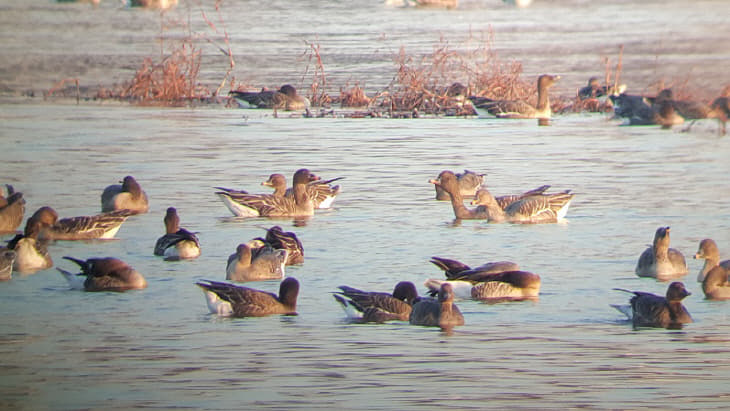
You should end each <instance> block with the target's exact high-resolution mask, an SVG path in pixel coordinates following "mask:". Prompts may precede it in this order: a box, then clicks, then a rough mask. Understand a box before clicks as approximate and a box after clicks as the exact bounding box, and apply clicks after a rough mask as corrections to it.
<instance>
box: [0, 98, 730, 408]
mask: <svg viewBox="0 0 730 411" xmlns="http://www.w3.org/2000/svg"><path fill="white" fill-rule="evenodd" d="M0 113H1V115H2V122H3V124H4V127H3V132H2V140H3V151H2V154H1V155H0V160H1V161H2V163H3V164H4V168H3V169H4V175H5V176H6V177H5V178H4V181H9V182H11V183H13V184H14V185H15V187H17V188H18V189H19V190H22V191H23V192H24V193H25V195H26V198H27V200H28V204H27V209H28V210H31V211H32V210H35V209H37V208H38V207H40V206H42V205H52V206H53V207H54V208H56V209H57V210H58V211H59V213H60V214H61V215H62V216H73V215H82V214H90V213H95V212H97V211H98V209H99V196H100V193H101V191H102V189H103V187H104V186H105V185H107V184H111V183H114V182H115V181H117V180H118V179H119V178H120V177H121V176H124V175H126V174H129V173H131V172H133V173H134V174H135V175H136V176H137V177H138V179H139V181H140V183H141V184H142V185H143V187H144V188H145V189H146V191H147V193H148V194H149V195H150V197H151V199H152V209H151V212H150V213H149V214H145V215H141V216H136V217H134V218H132V219H130V220H129V221H127V222H126V223H125V224H124V226H123V227H122V229H121V230H120V232H119V234H118V235H117V237H118V238H119V240H118V241H111V242H90V243H84V242H59V243H56V244H54V245H52V246H51V252H52V255H53V257H54V259H55V262H56V264H58V265H59V266H61V267H65V268H70V267H69V264H68V263H67V262H66V261H64V260H62V259H61V256H63V255H73V256H77V257H91V256H102V255H114V256H118V257H120V258H122V259H124V260H126V261H128V262H129V263H130V264H131V265H132V266H134V267H135V268H137V269H138V270H140V271H141V272H142V273H143V274H144V275H145V276H146V277H147V279H148V281H149V287H148V288H147V289H146V290H143V291H134V292H127V293H124V294H115V293H82V292H76V291H71V290H68V287H67V285H66V284H65V280H64V279H63V278H62V277H61V276H60V274H58V273H57V272H56V271H55V269H50V270H46V271H41V272H39V273H36V274H33V275H27V276H16V277H15V278H13V280H11V281H9V282H6V283H3V284H0V294H1V295H2V298H0V306H1V307H2V312H3V319H2V322H1V324H2V334H3V335H2V337H1V339H2V344H0V358H1V359H2V360H1V361H0V363H2V366H3V373H2V375H3V376H2V377H0V378H1V379H0V381H1V383H0V392H2V398H3V400H2V402H3V405H4V407H10V408H28V409H38V408H46V407H48V408H87V407H91V408H94V407H104V408H120V409H124V408H129V407H132V406H145V407H162V408H170V407H182V408H209V409H232V408H236V409H240V408H279V409H283V408H286V409H291V408H301V409H311V408H317V407H345V408H351V409H381V408H411V407H413V408H415V407H423V406H426V407H430V406H436V405H443V406H455V407H457V408H461V409H464V408H483V407H500V408H542V407H548V408H552V407H565V406H569V407H596V408H640V407H643V406H646V405H649V406H655V407H660V408H673V407H702V408H712V407H717V408H722V407H724V406H725V405H726V403H727V395H726V394H725V392H726V390H725V389H724V387H725V385H726V380H727V378H728V377H730V360H728V358H727V347H728V342H729V339H728V332H730V327H729V326H728V313H730V306H728V304H727V303H725V302H710V301H706V300H704V299H703V295H702V291H701V288H700V286H699V284H698V283H696V282H695V277H696V272H697V271H698V270H699V268H700V263H699V262H697V261H695V260H689V265H690V269H691V273H690V274H689V275H688V276H687V277H686V278H685V279H684V281H685V282H686V283H687V285H688V288H689V289H690V291H692V292H693V293H694V294H693V295H692V296H691V297H689V298H688V299H687V300H686V306H687V307H688V309H689V311H690V312H691V313H692V315H693V316H694V318H695V321H696V322H695V323H694V324H691V325H689V326H688V327H685V329H684V330H681V331H666V330H641V331H633V330H632V328H631V326H630V325H629V324H628V323H626V322H625V321H623V320H622V319H621V315H620V314H619V313H618V312H616V311H615V310H613V309H612V308H611V307H609V304H615V303H623V302H625V301H626V300H627V295H625V294H623V293H620V292H617V291H612V290H611V288H612V287H625V288H630V289H642V290H646V291H652V292H656V293H663V292H664V290H665V289H666V284H665V283H659V282H655V281H653V280H650V279H639V278H637V277H635V276H634V274H633V268H634V265H635V263H636V260H637V258H638V255H639V254H640V253H641V251H643V249H644V247H645V246H646V244H648V243H650V242H651V240H652V238H653V232H654V230H655V229H656V227H657V226H659V225H670V226H671V227H672V244H673V246H674V247H676V248H678V249H680V250H681V251H683V252H684V254H685V255H686V256H688V257H689V256H691V254H693V253H694V252H695V250H696V248H697V245H698V243H699V240H701V239H702V238H704V237H712V238H714V239H715V240H716V241H717V242H718V244H719V245H720V248H721V250H725V251H726V250H727V249H728V247H729V246H728V244H730V235H729V234H728V233H730V230H728V228H730V219H729V218H728V217H730V215H729V214H728V208H727V201H726V199H725V198H724V197H723V196H720V195H718V194H719V193H720V192H723V190H725V191H726V190H727V184H728V183H727V175H728V171H730V170H729V169H728V163H727V155H728V148H727V138H719V137H717V136H716V135H715V124H714V123H701V124H699V125H697V126H696V129H695V130H694V131H693V132H691V133H681V132H678V131H669V132H667V131H664V130H660V129H657V128H651V127H642V128H627V127H618V126H617V125H616V124H615V123H613V122H610V121H607V120H606V119H605V118H604V117H602V116H595V115H591V116H578V115H575V116H567V117H560V118H557V119H555V120H554V123H553V125H552V126H551V127H540V128H538V127H537V126H535V124H534V122H532V121H524V122H523V121H510V122H504V121H495V120H488V119H476V118H472V119H430V120H429V119H421V120H353V119H274V118H271V117H266V116H261V114H260V113H261V112H256V111H246V110H242V111H237V110H225V109H197V110H187V109H152V108H130V107H100V106H80V107H79V106H47V105H3V106H1V107H0ZM242 114H247V115H249V116H250V118H249V119H248V120H245V119H243V118H241V115H242ZM301 166H307V167H309V168H310V169H312V170H313V171H315V172H316V173H318V174H320V175H322V176H324V177H336V176H344V177H345V179H344V180H343V181H342V185H343V188H344V190H343V191H344V192H343V193H342V194H341V195H340V197H338V199H337V201H336V202H335V209H334V210H331V211H322V212H318V213H317V214H316V215H315V216H314V217H313V218H312V219H310V220H309V221H307V223H306V225H305V226H302V227H294V226H293V225H292V222H291V221H289V220H283V221H277V222H278V223H281V224H283V225H284V226H285V228H287V229H291V230H294V231H295V232H297V233H298V235H299V236H300V238H301V240H302V242H303V243H304V247H305V252H306V261H305V263H304V264H303V265H302V266H298V267H290V268H288V269H287V273H288V275H290V276H294V277H297V278H298V279H299V280H300V281H301V283H302V291H301V294H300V299H299V308H298V311H299V314H300V315H299V316H297V317H276V316H275V317H269V318H261V319H219V318H216V317H214V316H210V315H208V314H207V308H206V306H205V303H204V300H203V296H202V293H201V291H200V290H199V289H198V288H197V287H195V286H194V285H193V284H194V282H195V281H196V280H199V279H203V278H207V279H222V278H224V276H225V274H224V270H225V268H224V267H225V259H226V257H227V256H228V255H229V254H230V253H232V252H233V250H234V248H235V246H236V244H238V243H239V242H242V241H247V240H249V239H251V238H253V237H255V236H258V235H260V234H261V233H262V230H261V228H260V227H261V226H269V225H270V224H272V222H271V221H267V220H264V219H250V220H238V219H234V218H230V217H229V212H228V210H227V209H226V208H225V207H224V206H223V204H222V203H221V202H220V201H219V200H218V199H217V198H216V197H215V196H214V195H213V191H214V190H213V189H212V187H213V186H214V185H226V186H234V187H241V188H253V189H255V187H257V186H258V184H259V183H260V182H261V181H263V180H264V179H265V178H266V177H267V176H268V174H269V173H271V172H274V171H281V172H286V173H287V174H290V173H291V172H293V171H294V170H295V169H296V168H298V167H301ZM447 168H448V169H454V170H460V169H463V168H468V169H472V170H477V171H481V172H486V173H487V174H488V175H487V183H488V185H489V187H490V189H492V191H493V192H495V193H512V192H516V191H520V190H523V189H525V188H528V187H533V186H537V185H540V184H543V183H547V184H552V185H553V187H554V188H553V189H554V190H562V189H572V190H573V191H574V192H576V193H577V197H576V199H575V200H574V203H573V205H572V207H571V210H570V212H569V219H568V220H569V221H568V222H566V223H562V224H552V225H539V226H520V225H508V224H504V225H496V224H495V225H489V224H486V223H484V222H481V221H465V222H463V223H461V224H460V225H453V224H452V220H453V215H452V212H451V209H450V206H449V204H448V203H445V202H437V201H435V200H434V199H433V196H434V194H433V187H432V186H431V185H430V184H428V183H427V182H426V181H427V180H428V179H429V178H431V177H434V176H435V175H437V174H438V172H440V171H441V170H443V169H447ZM171 205H173V206H176V207H177V208H178V210H179V212H180V215H181V218H182V223H183V226H185V227H187V228H189V229H191V230H194V231H199V232H200V238H201V242H202V246H203V255H202V256H201V257H200V258H199V259H198V260H195V261H187V262H164V261H162V260H161V259H159V258H157V257H154V256H153V255H152V248H153V245H154V242H155V240H156V238H157V237H158V236H159V235H161V234H162V232H163V228H164V227H163V224H162V217H163V215H164V210H165V208H166V207H168V206H171ZM432 255H438V256H445V257H452V258H457V259H460V260H462V261H464V262H466V263H468V264H479V263H482V262H485V261H491V260H497V259H509V260H513V261H517V262H519V263H520V264H521V265H522V266H523V268H525V269H527V270H530V271H533V272H536V273H539V274H540V275H541V276H542V278H543V290H542V295H541V298H540V299H539V301H537V302H521V303H507V304H497V305H488V304H483V303H479V302H474V301H461V302H459V306H460V308H461V309H462V311H464V312H465V317H466V325H465V326H463V327H460V328H457V329H456V331H455V332H454V334H453V335H444V334H443V333H441V332H440V331H439V330H437V329H429V328H422V327H415V326H409V325H407V324H389V325H382V326H374V325H348V324H346V323H345V322H344V321H343V313H342V311H341V310H340V309H339V307H338V306H337V305H336V303H335V301H334V300H333V299H332V297H331V295H330V292H331V291H333V290H335V288H336V287H337V286H338V285H341V284H349V285H352V286H357V287H361V288H366V289H373V290H384V291H385V290H390V289H392V287H393V285H394V284H395V283H396V282H397V281H400V280H410V281H413V282H415V283H417V284H419V289H421V291H422V292H423V288H422V287H421V286H420V284H421V283H422V281H423V280H425V279H426V278H428V277H436V278H438V277H440V276H441V273H440V272H439V271H438V269H437V268H436V267H433V266H431V264H429V263H428V259H429V257H430V256H432ZM726 256H727V255H725V257H726ZM252 285H253V286H255V287H259V288H263V289H268V290H271V291H275V290H276V289H277V283H276V282H259V283H253V284H252Z"/></svg>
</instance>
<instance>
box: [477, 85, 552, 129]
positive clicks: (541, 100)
mask: <svg viewBox="0 0 730 411" xmlns="http://www.w3.org/2000/svg"><path fill="white" fill-rule="evenodd" d="M559 79H560V76H554V75H550V74H543V75H541V76H540V77H538V79H537V106H532V105H530V104H529V103H527V102H526V101H523V100H494V99H490V98H486V97H479V96H470V97H469V99H470V100H471V102H472V105H473V106H474V109H475V110H476V111H477V113H478V114H480V115H481V114H483V113H484V112H485V111H486V112H488V113H489V114H491V115H493V116H495V117H497V118H538V119H549V118H550V117H551V116H552V110H551V108H550V98H549V96H548V89H550V87H552V86H553V84H555V83H556V82H557V81H558V80H559Z"/></svg>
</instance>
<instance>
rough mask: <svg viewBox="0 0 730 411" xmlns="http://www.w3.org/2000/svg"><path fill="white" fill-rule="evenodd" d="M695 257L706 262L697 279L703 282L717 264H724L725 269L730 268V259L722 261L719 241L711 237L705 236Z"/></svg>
mask: <svg viewBox="0 0 730 411" xmlns="http://www.w3.org/2000/svg"><path fill="white" fill-rule="evenodd" d="M694 259H695V260H697V259H704V260H705V264H704V265H703V266H702V268H701V269H700V273H699V275H698V276H697V281H699V282H702V281H704V279H705V275H707V273H708V272H710V270H712V269H713V268H714V267H715V266H718V265H719V266H722V267H724V268H725V269H728V270H730V260H724V261H720V249H719V248H717V243H715V240H713V239H711V238H705V239H704V240H702V241H700V246H699V248H698V249H697V253H695V255H694Z"/></svg>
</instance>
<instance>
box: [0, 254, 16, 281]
mask: <svg viewBox="0 0 730 411" xmlns="http://www.w3.org/2000/svg"><path fill="white" fill-rule="evenodd" d="M15 256H16V254H15V251H14V250H11V249H9V248H5V247H0V281H6V280H9V279H10V278H11V277H12V273H13V263H14V262H15Z"/></svg>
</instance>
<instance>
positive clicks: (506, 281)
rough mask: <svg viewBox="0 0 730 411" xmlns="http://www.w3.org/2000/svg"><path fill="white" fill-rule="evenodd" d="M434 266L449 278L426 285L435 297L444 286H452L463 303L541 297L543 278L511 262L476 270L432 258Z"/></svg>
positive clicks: (496, 263) (429, 280)
mask: <svg viewBox="0 0 730 411" xmlns="http://www.w3.org/2000/svg"><path fill="white" fill-rule="evenodd" d="M431 263H433V264H434V265H436V266H437V267H439V268H440V269H442V270H444V274H446V280H437V279H427V280H426V281H425V282H424V285H425V286H426V287H427V288H428V289H429V293H430V294H431V295H432V296H434V295H436V294H437V293H438V290H439V288H440V287H441V285H442V284H444V283H449V284H451V286H452V288H453V289H454V294H455V295H456V296H457V297H458V298H462V299H469V298H471V299H475V300H522V299H529V298H536V297H538V296H539V295H540V284H541V279H540V276H539V275H538V274H534V273H531V272H529V271H522V270H520V267H519V266H518V265H517V264H516V263H513V262H511V261H496V262H489V263H486V264H482V265H480V266H479V267H475V268H470V267H469V266H468V265H466V264H463V263H461V262H460V261H456V260H450V259H447V258H441V257H431Z"/></svg>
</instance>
